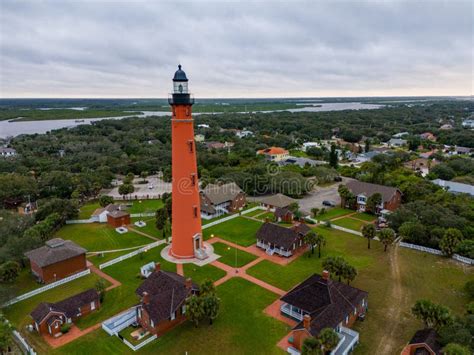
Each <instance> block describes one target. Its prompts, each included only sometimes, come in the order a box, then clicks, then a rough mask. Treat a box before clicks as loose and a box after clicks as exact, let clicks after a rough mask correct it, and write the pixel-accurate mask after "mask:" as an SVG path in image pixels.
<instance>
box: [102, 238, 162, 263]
mask: <svg viewBox="0 0 474 355" xmlns="http://www.w3.org/2000/svg"><path fill="white" fill-rule="evenodd" d="M164 243H166V241H165V240H159V241H157V242H154V243H151V244H148V245H145V246H144V247H142V248H140V249H137V250H135V251H132V252H131V253H128V254H125V255H122V256H119V257H118V258H115V259H112V260H109V261H107V262H105V263H103V264H100V265H99V269H101V270H102V269H104V268H106V267H108V266H110V265H113V264H116V263H119V262H121V261H124V260H126V259H129V258H131V257H134V256H135V255H138V254H141V253H143V252H145V251H148V250H149V249H151V248H156V247H157V246H159V245H161V244H164Z"/></svg>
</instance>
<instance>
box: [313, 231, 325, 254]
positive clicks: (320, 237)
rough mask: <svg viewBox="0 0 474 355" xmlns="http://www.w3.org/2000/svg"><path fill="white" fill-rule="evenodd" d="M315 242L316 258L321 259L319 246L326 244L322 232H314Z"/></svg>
mask: <svg viewBox="0 0 474 355" xmlns="http://www.w3.org/2000/svg"><path fill="white" fill-rule="evenodd" d="M315 243H316V244H317V245H318V258H320V259H321V247H323V246H325V245H326V238H324V235H322V234H316V239H315Z"/></svg>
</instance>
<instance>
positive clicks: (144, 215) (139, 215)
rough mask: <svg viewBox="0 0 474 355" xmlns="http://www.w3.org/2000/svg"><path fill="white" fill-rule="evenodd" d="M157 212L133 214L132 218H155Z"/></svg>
mask: <svg viewBox="0 0 474 355" xmlns="http://www.w3.org/2000/svg"><path fill="white" fill-rule="evenodd" d="M155 214H156V213H155V212H143V213H131V214H130V217H154V216H155Z"/></svg>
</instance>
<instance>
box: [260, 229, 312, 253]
mask: <svg viewBox="0 0 474 355" xmlns="http://www.w3.org/2000/svg"><path fill="white" fill-rule="evenodd" d="M309 231H311V228H309V227H308V226H307V225H306V224H303V223H302V224H299V225H295V226H293V227H291V228H286V227H283V226H280V225H278V224H274V223H270V222H266V223H264V224H263V225H262V226H261V227H260V229H259V230H258V231H257V247H259V248H262V249H264V250H265V251H266V253H267V254H268V255H273V254H275V253H276V254H278V255H280V256H284V257H290V256H292V255H293V254H294V253H296V252H297V251H298V250H299V249H302V248H307V247H308V246H307V245H306V243H305V242H304V240H303V239H304V236H305V235H306V234H307V233H308V232H309Z"/></svg>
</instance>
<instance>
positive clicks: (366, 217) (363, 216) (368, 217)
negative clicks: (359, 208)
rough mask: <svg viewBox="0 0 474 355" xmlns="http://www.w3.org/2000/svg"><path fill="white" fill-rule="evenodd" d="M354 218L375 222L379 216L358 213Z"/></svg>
mask: <svg viewBox="0 0 474 355" xmlns="http://www.w3.org/2000/svg"><path fill="white" fill-rule="evenodd" d="M353 217H354V218H357V219H362V220H364V221H367V222H373V221H375V220H376V219H377V216H374V215H373V214H369V213H360V212H357V213H356V214H355V215H354V216H353Z"/></svg>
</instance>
